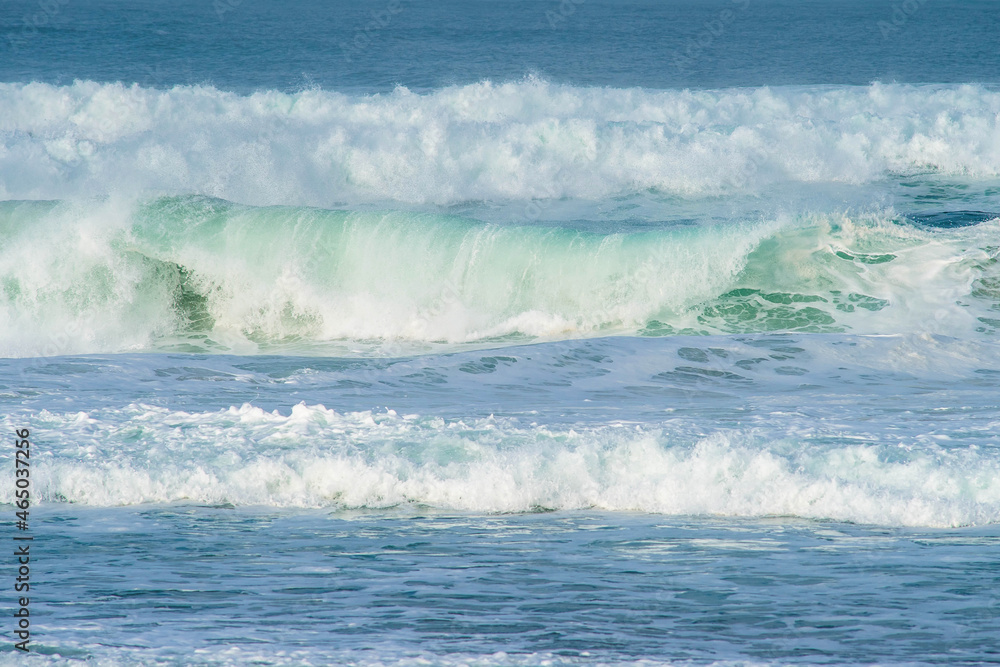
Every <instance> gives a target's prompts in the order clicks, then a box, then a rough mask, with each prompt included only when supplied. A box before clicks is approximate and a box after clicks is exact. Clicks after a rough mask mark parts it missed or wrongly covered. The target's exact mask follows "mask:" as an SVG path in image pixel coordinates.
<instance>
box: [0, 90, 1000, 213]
mask: <svg viewBox="0 0 1000 667" xmlns="http://www.w3.org/2000/svg"><path fill="white" fill-rule="evenodd" d="M998 119H1000V92H997V91H994V90H990V89H986V88H983V87H980V86H975V85H951V86H913V85H896V84H891V85H887V84H873V85H871V86H867V87H829V86H827V87H819V88H761V89H729V90H716V91H711V90H708V91H676V90H674V91H654V90H643V89H627V90H622V89H609V88H580V87H572V86H565V85H556V84H552V83H548V82H546V81H542V80H536V79H529V80H526V81H523V82H518V83H504V84H493V83H489V82H482V83H477V84H471V85H465V86H455V87H449V88H444V89H440V90H435V91H432V92H428V93H426V94H415V93H412V92H410V91H408V90H406V89H403V88H399V89H397V90H396V91H395V92H393V93H391V94H383V95H370V96H350V95H345V94H341V93H336V92H329V91H323V90H307V91H303V92H300V93H295V94H286V93H279V92H274V91H262V92H258V93H255V94H252V95H248V96H240V95H236V94H233V93H228V92H224V91H220V90H217V89H215V88H211V87H205V86H194V87H178V88H174V89H171V90H156V89H146V88H141V87H138V86H131V87H127V86H123V85H121V84H99V83H93V82H77V83H74V84H73V85H70V86H61V87H60V86H52V85H47V84H40V83H30V84H23V83H3V84H0V199H6V200H10V199H67V198H74V197H80V196H82V197H92V196H95V195H104V194H125V195H137V194H143V195H148V194H150V193H155V194H162V193H177V194H192V193H200V194H205V195H210V196H215V197H221V198H225V199H229V200H233V201H240V202H244V203H250V204H288V205H318V206H329V205H331V204H334V203H343V202H346V203H357V202H369V201H390V200H391V201H400V202H415V203H437V204H448V203H453V202H461V201H470V200H498V199H531V198H553V197H554V198H559V197H582V198H603V197H608V196H612V195H616V194H621V193H627V192H637V191H645V190H650V189H653V190H658V191H662V192H665V193H674V194H678V195H693V196H697V195H705V194H720V193H727V192H732V191H751V192H753V191H758V190H760V189H761V188H764V187H768V186H771V185H773V184H775V183H779V182H788V181H790V182H809V183H815V182H839V183H864V182H870V181H873V180H879V179H882V178H884V177H885V176H886V175H887V174H890V173H896V174H899V173H902V174H909V173H914V172H926V171H934V172H937V173H941V174H951V175H961V176H965V177H973V178H977V177H996V176H998V175H1000V120H998Z"/></svg>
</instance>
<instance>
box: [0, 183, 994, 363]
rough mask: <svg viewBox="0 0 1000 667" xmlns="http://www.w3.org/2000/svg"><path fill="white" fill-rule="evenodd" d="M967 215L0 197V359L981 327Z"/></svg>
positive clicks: (985, 258)
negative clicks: (561, 223)
mask: <svg viewBox="0 0 1000 667" xmlns="http://www.w3.org/2000/svg"><path fill="white" fill-rule="evenodd" d="M939 217H940V216H939ZM974 218H975V217H974V216H972V214H969V213H968V212H964V213H960V214H956V215H955V216H953V219H954V220H958V221H959V222H961V223H962V224H958V223H956V224H950V223H948V222H947V220H946V221H945V222H941V220H945V218H943V217H941V219H938V218H935V217H930V218H926V219H924V218H920V219H917V220H908V219H906V218H903V217H901V216H899V215H896V214H894V213H892V212H891V211H884V212H881V213H873V214H864V215H859V214H851V213H839V214H816V215H798V216H787V217H781V216H778V217H775V218H773V219H764V218H758V219H755V220H742V221H741V220H733V221H729V222H726V223H724V224H721V223H720V224H688V225H664V226H663V227H661V228H659V229H656V230H653V231H642V230H640V231H625V232H616V233H599V232H595V231H580V230H578V229H570V228H566V227H557V226H538V225H535V226H499V225H493V224H487V223H483V222H479V221H475V220H471V219H467V218H462V217H458V216H448V215H441V214H430V213H413V212H403V211H393V212H377V211H356V210H355V211H330V210H319V209H309V208H296V207H265V208H258V207H250V206H242V205H236V204H232V203H229V202H225V201H222V200H215V199H206V198H202V197H167V198H159V199H154V200H150V201H147V202H146V203H143V204H137V205H132V204H128V205H125V204H118V203H115V202H111V201H107V202H99V203H88V204H69V203H53V202H24V203H12V202H8V203H6V204H4V205H3V206H2V208H0V247H2V248H3V250H4V253H3V260H2V263H0V286H2V292H0V309H2V310H3V313H4V318H3V324H2V325H0V353H2V354H3V355H5V356H29V355H31V356H33V355H46V354H60V353H69V352H77V353H79V352H108V351H123V350H147V349H161V350H164V349H177V350H188V351H203V352H238V353H239V352H257V351H298V352H303V353H308V354H351V353H355V354H356V353H377V354H393V353H403V352H419V351H421V350H430V349H439V348H441V347H442V346H444V347H446V348H447V347H453V346H456V345H457V346H462V345H479V344H486V343H488V344H497V343H498V342H499V343H503V342H524V341H529V340H552V339H562V338H578V337H589V336H595V335H608V334H621V335H643V336H662V335H674V334H716V333H753V332H770V331H795V332H826V333H831V332H850V333H861V334H892V333H900V332H906V333H913V332H920V331H925V332H933V333H943V334H950V335H958V336H976V335H995V333H996V332H997V330H998V328H1000V267H998V262H997V253H998V248H997V245H996V241H995V239H996V238H997V236H996V235H997V232H998V230H1000V220H998V219H995V218H994V219H987V218H989V216H988V215H985V214H984V215H980V217H979V218H978V219H974ZM970 220H972V221H973V222H975V223H976V224H966V223H969V221H970ZM24 258H31V266H32V270H31V271H25V270H24V264H23V259H24Z"/></svg>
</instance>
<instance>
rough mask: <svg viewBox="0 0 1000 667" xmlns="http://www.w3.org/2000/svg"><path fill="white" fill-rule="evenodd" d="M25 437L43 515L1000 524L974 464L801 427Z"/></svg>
mask: <svg viewBox="0 0 1000 667" xmlns="http://www.w3.org/2000/svg"><path fill="white" fill-rule="evenodd" d="M34 428H36V429H44V430H46V431H50V432H53V433H59V434H60V444H58V445H54V446H53V447H52V448H51V449H49V450H46V451H45V452H44V453H41V452H40V453H39V456H38V460H35V459H34V458H33V469H32V471H33V480H34V485H35V486H34V488H35V489H36V491H35V493H36V494H37V496H38V497H40V499H41V500H43V501H45V502H73V503H81V504H86V505H94V506H114V505H131V504H140V503H169V502H192V503H208V504H217V503H232V504H236V505H265V506H278V507H344V508H387V507H393V506H397V505H400V504H407V503H415V504H422V505H429V506H432V507H436V508H441V509H450V510H461V511H474V512H524V511H530V510H535V509H539V508H548V509H579V508H596V509H601V510H610V511H642V512H655V513H663V514H670V515H724V516H761V515H791V516H798V517H808V518H822V519H835V520H842V521H853V522H861V523H873V524H883V525H908V526H957V525H968V524H989V523H996V522H998V521H1000V467H998V462H997V460H996V458H995V456H994V455H993V454H992V452H991V451H987V450H980V449H978V448H976V447H974V446H963V447H955V448H952V449H947V448H943V447H941V446H938V445H937V444H935V442H934V441H933V439H921V436H917V439H918V440H921V442H920V443H919V446H918V447H913V446H912V445H913V441H912V438H911V439H909V440H908V439H907V438H905V437H903V436H895V437H893V438H891V439H889V440H886V439H885V438H879V437H877V436H873V437H871V438H865V437H859V436H857V434H855V435H838V434H837V433H836V432H835V431H831V432H825V431H822V430H821V429H820V428H819V427H818V426H815V425H811V424H808V423H805V422H794V421H791V422H788V424H787V425H786V427H785V428H783V429H782V430H781V431H778V432H775V431H774V430H773V429H771V430H770V431H767V432H765V431H763V430H760V429H741V430H733V429H728V430H726V429H719V430H714V431H709V432H705V431H704V430H703V429H701V428H699V427H697V426H696V425H694V424H688V423H684V422H682V421H670V422H665V423H663V424H659V425H656V426H649V425H643V426H639V425H633V424H624V423H621V424H609V425H603V426H586V427H579V428H559V429H557V428H547V427H544V426H538V425H531V424H521V423H518V422H514V421H507V420H499V419H493V418H490V419H481V420H475V421H464V422H463V421H446V420H443V419H440V418H434V417H420V416H417V415H397V414H395V413H394V412H392V411H389V412H386V413H372V412H358V413H347V414H342V413H338V412H335V411H333V410H329V409H327V408H325V407H323V406H321V405H317V406H307V405H305V404H300V405H297V406H295V407H294V408H293V409H292V410H291V413H290V414H288V415H282V414H279V413H278V412H273V413H269V412H265V411H263V410H261V409H260V408H256V407H253V406H251V405H243V406H242V407H240V408H235V407H234V408H230V409H229V410H226V411H222V412H208V413H187V412H178V411H170V410H166V409H162V408H155V407H149V406H142V405H132V406H129V407H127V408H125V409H121V410H107V411H101V412H99V413H94V414H87V413H77V414H55V413H51V412H47V411H43V412H42V413H40V414H39V415H38V417H37V424H35V425H34ZM5 493H6V494H7V495H6V496H4V497H3V500H4V502H10V501H11V497H10V493H11V492H10V491H9V490H8V491H7V492H5Z"/></svg>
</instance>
